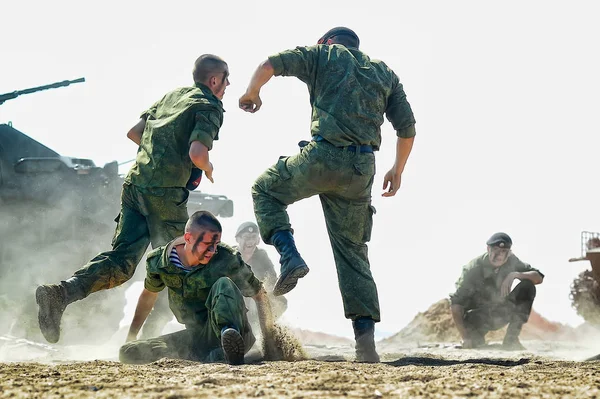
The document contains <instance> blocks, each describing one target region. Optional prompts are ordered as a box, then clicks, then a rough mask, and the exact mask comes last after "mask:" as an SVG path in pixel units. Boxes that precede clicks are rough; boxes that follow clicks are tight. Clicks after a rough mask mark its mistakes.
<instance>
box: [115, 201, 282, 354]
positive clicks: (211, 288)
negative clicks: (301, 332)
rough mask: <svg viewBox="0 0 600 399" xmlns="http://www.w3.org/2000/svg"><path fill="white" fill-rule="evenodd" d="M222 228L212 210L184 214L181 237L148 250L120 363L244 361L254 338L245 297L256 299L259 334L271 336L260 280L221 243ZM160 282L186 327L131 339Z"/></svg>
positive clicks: (137, 329) (234, 252)
mask: <svg viewBox="0 0 600 399" xmlns="http://www.w3.org/2000/svg"><path fill="white" fill-rule="evenodd" d="M221 232H222V228H221V224H220V223H219V221H218V220H217V218H215V216H214V215H212V214H211V213H210V212H206V211H199V212H196V213H194V214H193V215H192V216H191V217H190V218H189V220H188V222H187V224H186V226H185V234H184V235H183V236H182V237H179V238H177V239H175V240H173V241H171V242H170V243H169V244H167V245H166V246H163V247H159V248H157V249H155V250H153V251H152V252H150V254H149V255H148V257H147V273H146V280H145V282H144V291H143V292H142V294H141V295H140V298H139V300H138V304H137V308H136V310H135V315H134V317H133V321H132V323H131V326H130V328H129V334H128V336H127V341H128V343H126V344H125V345H123V346H122V347H121V350H120V353H119V358H120V360H121V361H122V362H123V363H149V362H153V361H155V360H158V359H160V358H163V357H168V358H175V359H186V360H195V361H202V362H218V361H226V362H228V363H230V364H241V363H243V361H244V354H245V353H246V352H247V351H248V350H249V349H250V348H251V347H252V345H253V344H254V342H255V338H254V335H253V334H252V329H251V328H250V324H249V323H248V319H247V317H246V308H245V306H244V296H247V297H252V298H253V299H254V300H255V301H256V307H257V309H258V314H259V320H260V326H261V330H262V333H263V336H264V337H269V336H270V334H271V332H272V331H273V324H272V323H273V321H272V316H271V308H270V305H269V301H268V299H267V295H266V292H265V290H264V288H263V286H262V283H261V282H260V281H259V280H258V279H257V278H256V277H255V276H254V274H253V273H252V270H251V269H250V267H249V266H248V265H246V264H245V263H244V261H243V260H242V258H241V255H240V254H239V252H237V251H235V250H234V249H233V248H231V247H229V246H227V245H225V244H223V243H221V242H220V241H221ZM165 287H167V288H168V290H169V305H170V308H171V310H172V311H173V313H174V314H175V317H176V318H177V320H178V321H179V322H180V323H182V324H184V325H185V330H182V331H178V332H175V333H172V334H167V335H163V336H160V337H158V338H153V339H147V340H139V341H135V339H136V338H137V335H138V332H139V330H140V328H141V327H142V325H143V324H144V321H145V320H146V317H147V316H148V314H149V313H150V311H151V310H152V307H153V306H154V303H155V302H156V298H157V296H158V292H160V291H162V290H163V289H164V288H165ZM267 339H268V338H267Z"/></svg>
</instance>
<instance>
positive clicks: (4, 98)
mask: <svg viewBox="0 0 600 399" xmlns="http://www.w3.org/2000/svg"><path fill="white" fill-rule="evenodd" d="M82 82H85V78H79V79H75V80H63V81H62V82H56V83H51V84H48V85H43V86H37V87H31V88H29V89H24V90H16V91H13V92H10V93H4V94H0V105H2V104H4V102H5V101H7V100H12V99H15V98H17V97H19V96H20V95H21V94H30V93H35V92H36V91H42V90H48V89H56V88H59V87H64V86H69V85H71V84H73V83H82Z"/></svg>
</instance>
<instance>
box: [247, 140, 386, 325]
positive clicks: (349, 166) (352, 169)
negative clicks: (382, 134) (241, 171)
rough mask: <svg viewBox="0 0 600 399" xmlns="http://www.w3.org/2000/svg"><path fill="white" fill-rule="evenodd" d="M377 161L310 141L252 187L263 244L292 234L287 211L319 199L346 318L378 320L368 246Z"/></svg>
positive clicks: (278, 163) (366, 156) (376, 297)
mask: <svg viewBox="0 0 600 399" xmlns="http://www.w3.org/2000/svg"><path fill="white" fill-rule="evenodd" d="M374 175H375V156H374V154H372V153H355V152H352V151H349V150H347V149H342V148H338V147H336V146H334V145H332V144H330V143H328V142H326V141H321V142H315V141H311V142H310V143H309V144H308V145H307V146H305V147H304V148H303V149H302V151H301V153H300V154H297V155H294V156H290V157H282V158H280V159H279V161H278V162H277V163H276V164H275V165H273V166H272V167H271V168H269V169H267V171H266V172H264V173H263V174H262V175H261V176H260V177H259V178H258V179H257V180H256V182H255V183H254V185H253V187H252V198H253V200H254V212H255V215H256V220H257V222H258V226H259V229H260V234H261V236H262V239H263V241H264V242H265V243H267V244H270V243H271V237H272V236H273V234H274V233H275V232H277V231H282V230H292V227H291V224H290V220H289V217H288V214H287V211H286V208H287V206H288V205H290V204H293V203H294V202H296V201H298V200H301V199H303V198H308V197H311V196H313V195H319V198H320V199H321V205H322V207H323V212H324V214H325V222H326V225H327V232H328V234H329V240H330V242H331V246H332V249H333V255H334V259H335V263H336V267H337V274H338V281H339V286H340V291H341V293H342V300H343V303H344V313H345V315H346V317H347V318H349V319H352V320H354V319H356V318H358V317H371V318H372V319H373V320H375V321H379V320H380V311H379V300H378V296H377V287H376V285H375V281H374V280H373V276H372V275H371V269H370V265H369V259H368V249H367V245H366V243H367V242H368V241H369V240H370V239H371V230H372V227H373V214H374V213H375V208H374V207H373V206H372V205H371V188H372V185H373V177H374Z"/></svg>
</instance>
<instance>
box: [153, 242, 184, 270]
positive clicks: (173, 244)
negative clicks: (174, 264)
mask: <svg viewBox="0 0 600 399" xmlns="http://www.w3.org/2000/svg"><path fill="white" fill-rule="evenodd" d="M181 244H185V239H184V238H183V236H181V237H177V238H176V239H174V240H173V241H171V242H170V243H168V244H167V247H166V249H165V251H164V252H163V261H162V262H161V265H160V266H159V267H160V268H161V269H164V268H166V267H167V266H168V265H169V264H170V262H169V255H171V251H172V250H173V248H175V247H176V246H177V245H181Z"/></svg>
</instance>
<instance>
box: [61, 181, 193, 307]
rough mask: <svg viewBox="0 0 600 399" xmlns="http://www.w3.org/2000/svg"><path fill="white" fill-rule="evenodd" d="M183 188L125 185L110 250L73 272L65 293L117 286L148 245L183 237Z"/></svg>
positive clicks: (185, 193) (185, 195) (186, 193)
mask: <svg viewBox="0 0 600 399" xmlns="http://www.w3.org/2000/svg"><path fill="white" fill-rule="evenodd" d="M188 197H189V191H188V190H187V189H185V188H141V187H137V186H135V185H133V184H128V183H125V184H124V185H123V190H122V192H121V212H120V213H119V216H118V217H117V219H116V221H117V228H116V230H115V235H114V237H113V240H112V250H110V251H106V252H103V253H100V254H98V255H97V256H96V257H94V259H92V260H91V261H89V262H88V264H86V265H85V266H83V267H82V268H81V269H79V270H78V271H76V272H75V274H74V275H73V277H74V279H71V280H70V284H68V285H67V290H72V289H73V288H75V289H76V290H78V291H79V292H78V293H77V294H76V295H75V297H78V296H80V295H83V296H84V297H85V296H88V295H89V294H91V293H93V292H96V291H100V290H105V289H109V288H113V287H117V286H119V285H121V284H123V283H125V282H126V281H127V280H129V279H130V278H131V277H132V276H133V274H134V272H135V269H136V267H137V265H138V263H139V262H140V260H141V259H142V257H143V256H144V253H145V252H146V249H147V248H148V244H152V247H153V248H157V247H160V246H162V245H165V244H166V243H168V242H169V241H171V240H173V239H174V238H176V237H179V236H181V235H182V234H183V231H184V229H185V224H186V222H187V219H188V212H187V201H188Z"/></svg>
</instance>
